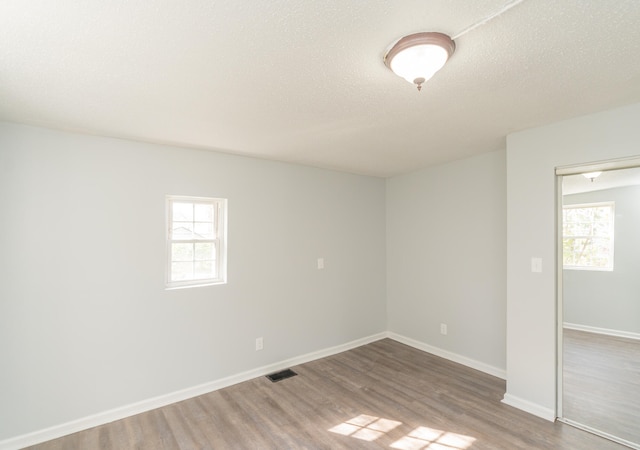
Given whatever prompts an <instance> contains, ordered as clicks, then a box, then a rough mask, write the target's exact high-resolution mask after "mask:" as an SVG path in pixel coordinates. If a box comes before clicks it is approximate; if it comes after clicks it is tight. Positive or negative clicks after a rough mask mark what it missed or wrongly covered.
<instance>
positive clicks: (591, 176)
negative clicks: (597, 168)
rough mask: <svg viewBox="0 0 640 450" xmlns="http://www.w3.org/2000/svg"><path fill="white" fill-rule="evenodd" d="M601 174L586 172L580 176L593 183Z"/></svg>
mask: <svg viewBox="0 0 640 450" xmlns="http://www.w3.org/2000/svg"><path fill="white" fill-rule="evenodd" d="M601 173H602V172H587V173H583V174H582V176H583V177H585V178H586V179H588V180H591V182H592V183H593V180H595V179H596V178H598V177H599V176H600V174H601Z"/></svg>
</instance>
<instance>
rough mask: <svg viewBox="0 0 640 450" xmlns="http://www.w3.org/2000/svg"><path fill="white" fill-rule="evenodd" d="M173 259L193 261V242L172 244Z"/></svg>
mask: <svg viewBox="0 0 640 450" xmlns="http://www.w3.org/2000/svg"><path fill="white" fill-rule="evenodd" d="M171 261H193V244H192V243H188V244H186V243H185V244H171Z"/></svg>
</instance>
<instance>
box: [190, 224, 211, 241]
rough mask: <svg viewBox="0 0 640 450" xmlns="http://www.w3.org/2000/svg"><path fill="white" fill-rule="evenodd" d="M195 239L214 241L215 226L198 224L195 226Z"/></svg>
mask: <svg viewBox="0 0 640 450" xmlns="http://www.w3.org/2000/svg"><path fill="white" fill-rule="evenodd" d="M194 232H195V236H194V238H195V239H213V238H214V237H215V236H214V235H213V224H212V223H201V222H196V223H195V224H194Z"/></svg>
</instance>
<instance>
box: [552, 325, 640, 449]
mask: <svg viewBox="0 0 640 450" xmlns="http://www.w3.org/2000/svg"><path fill="white" fill-rule="evenodd" d="M563 359H564V362H563V364H564V368H563V374H564V376H563V391H564V392H563V415H564V417H565V418H567V419H571V420H573V421H574V422H579V423H581V424H583V425H587V426H589V427H591V428H595V429H598V430H601V431H604V432H605V433H608V434H612V435H615V436H618V437H621V438H622V439H625V440H627V441H630V442H634V443H637V444H638V448H640V341H638V340H634V339H626V338H620V337H613V336H606V335H602V334H595V333H588V332H585V331H576V330H568V329H565V330H564V341H563Z"/></svg>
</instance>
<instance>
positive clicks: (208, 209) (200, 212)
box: [194, 203, 213, 222]
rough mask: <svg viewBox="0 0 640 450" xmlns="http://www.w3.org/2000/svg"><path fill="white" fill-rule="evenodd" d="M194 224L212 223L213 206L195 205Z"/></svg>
mask: <svg viewBox="0 0 640 450" xmlns="http://www.w3.org/2000/svg"><path fill="white" fill-rule="evenodd" d="M194 206H195V217H194V220H195V221H196V222H213V205H210V204H209V205H203V204H199V203H196V204H195V205H194Z"/></svg>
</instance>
